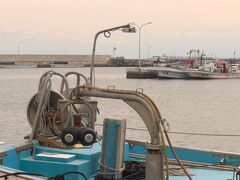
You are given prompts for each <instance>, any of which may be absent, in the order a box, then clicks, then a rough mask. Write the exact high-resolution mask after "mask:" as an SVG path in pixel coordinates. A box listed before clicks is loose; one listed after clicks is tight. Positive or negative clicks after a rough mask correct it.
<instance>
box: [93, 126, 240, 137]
mask: <svg viewBox="0 0 240 180" xmlns="http://www.w3.org/2000/svg"><path fill="white" fill-rule="evenodd" d="M95 125H97V126H102V124H99V123H95ZM127 129H129V130H133V131H145V132H148V130H147V129H142V128H131V127H127ZM168 133H169V134H182V135H193V136H216V137H217V136H219V137H240V134H216V133H193V132H181V131H168Z"/></svg>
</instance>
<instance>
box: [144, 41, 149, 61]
mask: <svg viewBox="0 0 240 180" xmlns="http://www.w3.org/2000/svg"><path fill="white" fill-rule="evenodd" d="M144 44H145V45H146V46H147V48H148V56H147V57H148V59H149V52H150V45H149V44H148V43H144Z"/></svg>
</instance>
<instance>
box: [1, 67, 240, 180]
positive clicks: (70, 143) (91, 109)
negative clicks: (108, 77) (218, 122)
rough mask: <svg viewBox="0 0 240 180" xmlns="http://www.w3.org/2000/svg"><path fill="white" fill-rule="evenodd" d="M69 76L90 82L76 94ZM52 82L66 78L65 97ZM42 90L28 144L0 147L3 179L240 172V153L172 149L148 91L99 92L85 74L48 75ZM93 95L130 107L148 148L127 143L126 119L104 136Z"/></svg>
mask: <svg viewBox="0 0 240 180" xmlns="http://www.w3.org/2000/svg"><path fill="white" fill-rule="evenodd" d="M69 75H76V76H77V79H78V80H79V79H80V78H83V79H84V83H83V84H82V85H81V84H80V81H78V82H77V84H76V87H72V88H69V85H68V81H67V77H68V76H69ZM53 76H60V77H62V79H63V80H62V84H61V86H60V87H61V88H60V90H59V92H55V91H52V90H51V84H52V81H51V79H52V77H53ZM64 88H65V89H64ZM38 89H39V91H38V92H37V93H36V94H35V95H34V96H33V97H32V98H31V99H30V101H29V104H28V108H27V120H28V122H29V124H30V126H31V128H32V130H31V133H30V134H29V135H28V136H27V137H25V138H26V140H25V142H23V143H20V144H17V145H14V146H8V145H4V144H3V143H1V144H0V160H1V166H0V179H1V178H4V177H9V178H11V177H14V178H17V179H34V180H40V179H55V180H59V179H60V178H63V177H64V178H65V179H77V180H78V179H79V180H82V179H147V180H150V179H151V180H159V179H164V178H166V179H172V180H175V179H176V180H181V179H206V180H207V179H211V180H215V179H216V180H219V179H226V180H227V179H231V178H232V177H233V176H237V177H238V176H239V174H240V173H238V166H239V165H240V154H236V153H235V154H234V153H228V152H217V151H216V152H215V151H205V150H197V149H190V148H181V147H173V146H172V144H171V141H170V139H169V136H168V133H167V129H166V127H165V125H164V120H163V118H162V117H161V114H160V112H159V110H158V108H157V106H156V105H155V104H154V102H153V101H152V100H151V99H150V98H149V97H148V96H147V95H145V94H143V93H141V92H137V91H129V90H117V89H108V88H106V89H105V88H98V87H95V86H92V85H90V84H89V82H88V78H87V77H86V76H84V75H82V74H81V73H78V72H69V73H67V74H65V75H62V74H60V73H57V72H54V71H48V72H46V73H44V74H43V75H42V76H41V78H40V82H39V88H38ZM93 97H98V98H110V99H120V100H123V101H124V102H125V103H127V104H128V105H129V106H130V107H131V108H133V109H134V110H135V111H136V112H137V113H138V114H139V116H140V117H141V119H142V120H143V121H144V123H145V125H146V129H147V130H148V132H149V134H150V139H149V143H146V142H140V141H131V140H126V139H125V132H126V120H125V119H111V118H106V119H104V122H103V134H102V135H101V136H100V135H99V134H98V133H97V132H96V130H95V122H96V118H97V109H98V106H97V102H96V101H94V100H92V99H91V98H93ZM165 139H166V140H167V142H168V144H169V145H166V144H167V143H165Z"/></svg>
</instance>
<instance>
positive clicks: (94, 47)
mask: <svg viewBox="0 0 240 180" xmlns="http://www.w3.org/2000/svg"><path fill="white" fill-rule="evenodd" d="M120 28H130V24H126V25H123V26H117V27H113V28H109V29H105V30H102V31H99V32H97V34H96V35H95V37H94V42H93V52H92V62H91V70H90V84H91V85H94V86H95V80H94V81H93V79H95V72H94V71H95V70H94V56H95V50H96V42H97V38H98V36H99V35H100V34H102V33H104V35H105V37H107V38H109V37H110V36H111V33H110V31H115V30H118V29H120ZM105 33H106V34H105Z"/></svg>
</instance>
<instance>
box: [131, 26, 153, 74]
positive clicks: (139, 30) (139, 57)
mask: <svg viewBox="0 0 240 180" xmlns="http://www.w3.org/2000/svg"><path fill="white" fill-rule="evenodd" d="M148 24H152V22H147V23H144V24H142V25H141V26H138V25H137V24H135V23H133V25H135V26H136V27H137V28H138V35H139V36H138V70H139V71H140V67H141V29H142V27H143V26H145V25H148Z"/></svg>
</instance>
